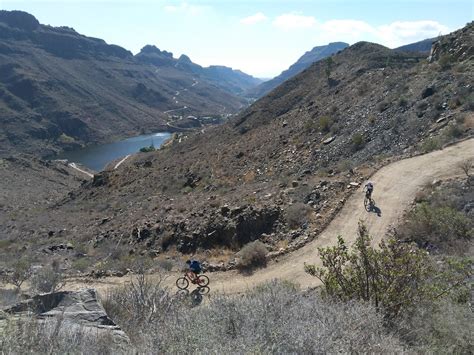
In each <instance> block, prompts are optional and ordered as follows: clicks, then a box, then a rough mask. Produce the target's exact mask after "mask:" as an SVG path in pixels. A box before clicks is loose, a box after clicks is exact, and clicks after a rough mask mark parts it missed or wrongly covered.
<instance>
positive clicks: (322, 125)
mask: <svg viewBox="0 0 474 355" xmlns="http://www.w3.org/2000/svg"><path fill="white" fill-rule="evenodd" d="M333 123H334V121H333V120H332V118H331V117H329V116H321V117H320V118H319V120H318V127H319V130H320V131H321V132H323V133H327V132H329V130H330V129H331V126H332V125H333Z"/></svg>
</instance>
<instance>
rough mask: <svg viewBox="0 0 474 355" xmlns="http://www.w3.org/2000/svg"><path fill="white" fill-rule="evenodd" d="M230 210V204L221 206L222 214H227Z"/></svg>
mask: <svg viewBox="0 0 474 355" xmlns="http://www.w3.org/2000/svg"><path fill="white" fill-rule="evenodd" d="M229 212H230V208H229V206H228V205H224V206H222V207H221V215H223V216H227V215H228V214H229Z"/></svg>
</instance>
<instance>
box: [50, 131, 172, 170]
mask: <svg viewBox="0 0 474 355" xmlns="http://www.w3.org/2000/svg"><path fill="white" fill-rule="evenodd" d="M170 136H171V133H166V132H165V133H154V134H147V135H143V136H136V137H132V138H127V139H124V140H121V141H117V142H113V143H107V144H102V145H95V146H88V147H85V148H81V149H77V150H71V151H68V152H64V153H62V154H59V155H57V156H55V157H54V158H53V159H67V160H69V161H70V162H74V163H80V164H82V165H84V166H86V167H88V168H89V169H92V170H95V171H101V170H103V169H104V168H105V166H106V165H107V164H108V163H110V162H111V161H113V160H115V159H118V158H121V157H125V156H126V155H129V154H133V153H137V152H138V151H140V149H141V148H143V147H149V146H150V145H152V144H153V145H154V146H155V148H158V147H160V146H161V145H162V144H163V142H164V141H166V140H167V139H168V138H169V137H170Z"/></svg>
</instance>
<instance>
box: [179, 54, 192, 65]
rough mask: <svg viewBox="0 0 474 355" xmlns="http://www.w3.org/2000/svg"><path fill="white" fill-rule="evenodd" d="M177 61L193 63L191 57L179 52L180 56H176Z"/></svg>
mask: <svg viewBox="0 0 474 355" xmlns="http://www.w3.org/2000/svg"><path fill="white" fill-rule="evenodd" d="M178 61H179V62H181V63H186V64H193V62H192V61H191V58H189V57H188V56H187V55H186V54H181V56H180V57H179V58H178Z"/></svg>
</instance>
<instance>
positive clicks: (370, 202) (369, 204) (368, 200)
mask: <svg viewBox="0 0 474 355" xmlns="http://www.w3.org/2000/svg"><path fill="white" fill-rule="evenodd" d="M374 206H375V201H374V199H373V198H372V197H369V196H367V195H365V198H364V208H365V210H366V211H367V212H370V211H372V209H373V208H374Z"/></svg>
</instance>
